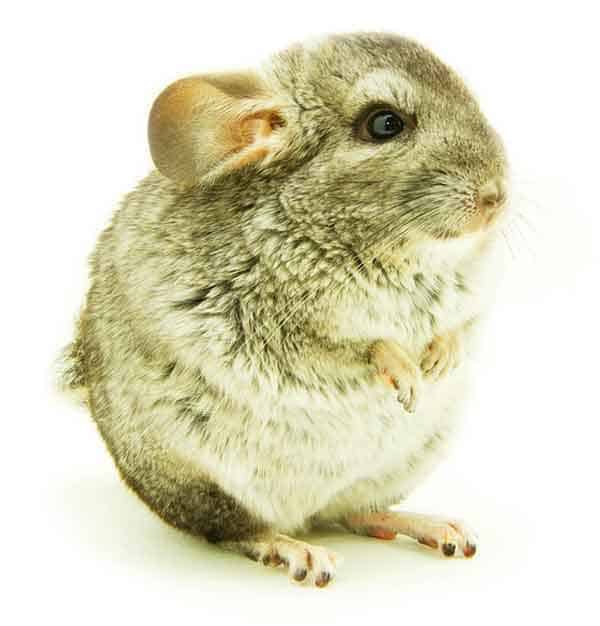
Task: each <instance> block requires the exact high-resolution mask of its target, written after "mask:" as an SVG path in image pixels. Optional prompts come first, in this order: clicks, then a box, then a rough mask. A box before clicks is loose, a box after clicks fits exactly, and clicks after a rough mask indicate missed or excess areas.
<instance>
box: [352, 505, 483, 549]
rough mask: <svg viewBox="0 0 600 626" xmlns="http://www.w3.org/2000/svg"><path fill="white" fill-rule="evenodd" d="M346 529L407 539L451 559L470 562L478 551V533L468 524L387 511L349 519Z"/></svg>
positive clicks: (378, 535) (371, 534) (377, 536)
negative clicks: (463, 558)
mask: <svg viewBox="0 0 600 626" xmlns="http://www.w3.org/2000/svg"><path fill="white" fill-rule="evenodd" d="M344 525H345V526H346V527H347V528H349V529H350V530H352V531H353V532H356V533H359V534H363V535H368V536H370V537H376V538H378V539H395V538H396V536H397V535H406V536H407V537H412V538H413V539H416V540H417V541H418V542H419V543H421V544H423V545H425V546H428V547H430V548H433V549H435V550H438V551H439V552H440V553H441V554H442V555H444V556H447V557H451V556H461V555H462V556H465V557H467V558H470V557H472V556H474V555H475V552H476V551H477V537H476V535H475V533H473V531H471V530H470V529H469V528H468V527H467V526H466V525H465V524H464V522H460V521H458V520H454V519H446V518H442V517H434V516H431V515H418V514H416V513H396V512H393V511H386V512H382V513H366V514H364V515H352V516H350V517H348V518H346V520H345V522H344Z"/></svg>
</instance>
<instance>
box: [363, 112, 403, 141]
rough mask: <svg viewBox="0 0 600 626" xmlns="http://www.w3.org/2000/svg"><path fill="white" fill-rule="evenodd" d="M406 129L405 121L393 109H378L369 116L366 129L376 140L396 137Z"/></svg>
mask: <svg viewBox="0 0 600 626" xmlns="http://www.w3.org/2000/svg"><path fill="white" fill-rule="evenodd" d="M403 129H404V122H403V121H402V119H401V118H400V117H399V116H398V114H397V113H394V112H393V111H376V112H375V113H373V114H371V115H370V116H369V117H368V118H367V124H366V131H367V133H368V135H369V137H370V138H371V139H373V140H375V141H385V140H386V139H391V138H392V137H395V136H396V135H398V134H399V133H401V132H402V130H403Z"/></svg>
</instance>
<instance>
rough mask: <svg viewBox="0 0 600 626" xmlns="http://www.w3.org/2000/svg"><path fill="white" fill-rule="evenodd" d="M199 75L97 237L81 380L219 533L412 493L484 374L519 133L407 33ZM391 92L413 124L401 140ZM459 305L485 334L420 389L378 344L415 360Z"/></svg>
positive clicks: (145, 485) (155, 124) (141, 461)
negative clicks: (500, 187) (503, 186)
mask: <svg viewBox="0 0 600 626" xmlns="http://www.w3.org/2000/svg"><path fill="white" fill-rule="evenodd" d="M191 80H197V81H199V85H200V86H198V83H186V85H185V86H184V87H181V86H180V87H179V88H178V89H179V91H177V92H176V95H175V96H173V97H171V96H170V95H169V94H167V96H161V98H163V100H162V101H161V100H160V98H159V100H158V101H157V104H155V109H154V110H153V116H154V117H153V116H152V115H151V122H150V142H151V148H152V150H153V157H154V160H155V162H156V163H157V165H158V169H157V170H155V171H153V172H152V173H150V174H149V176H148V177H147V178H145V179H144V180H143V181H142V182H141V183H140V184H139V185H138V186H137V188H136V189H135V190H134V191H133V192H131V193H130V194H129V195H128V196H127V197H126V198H125V199H124V201H123V203H122V205H121V207H120V208H119V209H118V210H117V211H116V213H115V215H114V217H113V219H112V222H111V224H110V226H109V227H108V228H107V229H106V230H105V231H104V233H103V234H102V235H101V237H100V240H99V242H98V245H97V247H96V250H95V252H94V254H93V257H92V262H91V286H90V289H89V292H88V295H87V299H86V301H85V305H84V308H83V310H82V313H81V316H80V320H79V324H78V330H77V337H76V339H75V341H74V342H73V344H72V345H71V346H70V348H69V349H68V352H67V354H66V360H67V367H66V372H67V374H66V382H65V385H67V386H69V385H70V386H71V387H78V388H80V389H81V390H82V391H83V392H84V394H85V398H86V402H87V404H88V406H89V409H90V411H91V413H92V415H93V417H94V419H95V421H96V423H97V425H98V428H99V430H100V432H101V434H102V436H103V438H104V440H105V441H106V444H107V446H108V448H109V450H110V452H111V454H112V456H113V457H114V460H115V462H116V465H117V467H118V469H119V471H120V473H121V475H122V477H123V479H124V480H125V482H126V483H127V484H128V485H129V486H130V487H131V488H132V489H133V490H134V491H135V492H136V493H137V494H139V496H140V497H141V498H142V499H143V500H144V501H145V502H146V503H147V504H148V505H149V506H150V507H151V508H152V509H153V510H154V511H156V512H157V513H158V514H159V515H160V516H161V517H163V518H164V519H165V520H166V521H168V522H169V523H171V524H173V525H175V526H177V527H179V528H182V529H186V530H188V531H190V532H192V533H194V534H198V535H203V536H206V537H208V538H209V539H210V540H213V541H231V540H241V539H245V538H248V537H252V536H255V535H256V534H257V533H262V532H265V531H273V532H286V533H293V532H297V531H299V530H303V529H306V528H308V527H310V526H311V525H312V524H313V523H315V522H318V521H334V522H335V521H340V520H343V519H344V517H345V516H347V515H349V514H351V513H356V512H361V511H377V510H380V509H383V508H385V507H387V506H388V505H390V504H393V503H397V502H399V501H401V500H402V499H403V498H404V497H405V496H406V495H407V494H408V493H409V492H410V491H411V489H412V488H413V487H414V486H415V485H416V484H418V483H419V482H420V481H421V480H422V478H423V477H424V476H425V475H426V474H427V473H428V471H429V470H430V469H431V468H432V467H433V465H434V464H435V462H437V461H438V460H439V458H440V457H441V454H442V452H443V451H444V449H445V447H446V445H447V443H448V441H449V439H450V436H451V435H452V433H453V432H454V431H455V428H456V424H457V416H458V415H459V410H458V409H459V406H460V404H461V402H462V400H463V399H464V397H465V384H466V382H467V379H468V377H467V370H468V364H469V356H468V355H469V351H470V342H471V340H472V336H473V333H474V330H473V328H474V326H475V325H476V322H477V320H478V319H479V317H480V315H481V314H482V312H483V311H484V310H485V306H486V303H487V301H488V299H489V295H490V292H491V291H493V286H494V281H493V278H492V271H493V270H494V267H495V262H494V254H495V253H494V251H495V244H496V239H497V226H496V222H494V223H493V224H490V225H488V224H487V223H481V224H480V223H479V222H478V221H477V220H480V212H481V211H483V209H482V208H481V206H482V205H481V202H480V197H481V189H482V188H484V187H485V185H486V184H489V183H488V181H490V180H499V179H502V178H503V177H504V175H505V171H506V164H505V158H504V153H503V149H502V146H501V143H500V141H499V139H498V138H497V136H496V134H495V133H494V132H493V130H492V129H491V128H490V127H489V125H488V124H487V122H486V121H485V119H484V117H483V115H482V114H481V112H480V111H479V108H478V107H477V105H476V103H475V101H474V100H473V98H472V96H471V95H470V94H469V93H468V91H467V90H466V88H465V87H464V85H463V83H462V82H461V80H460V79H459V78H458V77H457V76H456V75H455V74H454V73H453V72H452V71H451V70H450V69H449V68H448V67H447V66H445V65H444V64H443V63H442V62H441V61H439V60H438V59H437V58H436V57H434V56H433V55H432V54H431V53H429V52H428V51H427V50H425V49H424V48H422V47H421V46H419V45H418V44H416V43H414V42H412V41H409V40H406V39H403V38H398V37H394V36H388V35H378V34H358V35H345V36H337V37H330V38H327V39H325V40H323V41H320V42H316V43H313V44H311V45H309V46H294V47H292V48H290V49H288V50H287V51H285V52H283V53H280V54H278V55H276V56H275V57H273V59H271V61H270V62H269V63H268V64H267V65H265V67H263V68H262V69H261V70H260V71H258V72H253V73H238V74H235V75H231V76H229V77H228V75H207V76H204V77H198V78H197V79H191ZM190 85H191V86H190ZM165 97H166V98H167V100H164V98H165ZM168 98H171V99H170V100H169V99H168ZM186 98H187V99H190V98H191V99H192V100H194V98H195V100H194V106H191V107H188V108H187V109H186V112H185V113H180V109H179V108H177V107H179V106H180V103H181V102H182V101H184V100H185V101H186V102H187V100H186ZM219 98H221V99H222V101H221V100H218V99H219ZM215 99H216V100H218V102H217V104H215V106H213V102H215ZM165 102H166V104H165ZM174 103H175V104H174ZM217 105H219V106H217ZM221 105H222V106H221ZM186 106H187V105H186ZM377 107H379V109H377ZM188 109H189V110H188ZM173 110H176V113H173ZM373 110H375V111H380V113H378V115H379V116H380V117H379V118H377V119H376V120H375V121H373V117H371V118H369V115H371V112H372V111H373ZM223 111H225V113H223ZM381 111H383V113H381ZM389 111H392V112H398V113H397V114H396V113H394V115H396V116H397V120H400V122H398V121H396V122H394V124H395V128H400V129H401V131H398V133H397V135H396V136H394V137H393V138H391V139H389V140H388V139H386V138H385V137H383V135H384V132H387V131H388V130H389V129H390V128H392V126H393V124H392V125H390V124H391V122H390V119H392V118H391V117H390V115H392V114H391V113H389ZM178 115H182V116H183V118H184V121H185V123H186V124H188V126H185V124H184V131H185V133H186V135H185V141H186V144H185V146H184V147H183V148H182V149H181V151H179V150H175V147H177V146H178V145H179V144H178V143H177V142H179V141H180V138H179V137H178V136H177V132H184V131H172V130H171V127H170V126H169V127H168V128H167V130H165V127H164V124H169V123H170V120H171V118H173V117H177V116H178ZM229 115H230V116H231V118H230V117H227V116H229ZM244 115H246V116H248V119H250V120H251V121H249V122H248V123H247V125H246V126H244V127H243V128H241V129H238V130H236V128H237V127H235V128H234V130H231V128H232V125H234V124H235V123H237V122H236V120H239V119H240V118H242V117H243V116H244ZM381 115H387V118H385V119H383V118H382V117H381ZM365 119H368V121H367V122H365ZM380 120H383V122H380ZM382 123H383V126H382V125H381V124H382ZM178 128H180V127H178ZM219 128H227V129H228V130H227V132H225V131H223V134H220V132H221V131H219V130H218V129H219ZM381 128H383V129H384V130H383V131H382V130H381ZM215 129H217V130H215ZM365 129H366V130H365ZM386 129H387V130H386ZM365 133H366V134H365ZM378 133H379V135H378ZM188 137H192V139H190V140H189V141H188ZM232 137H233V139H231V138H232ZM382 137H383V139H382ZM229 141H234V142H235V141H238V142H241V144H240V145H239V146H237V147H235V148H232V147H231V146H230V145H229V144H228V143H227V142H229ZM182 154H184V156H183V157H182V156H181V155H182ZM186 155H187V156H186ZM457 328H461V329H463V330H464V339H465V341H464V347H465V354H466V357H465V358H464V359H463V360H462V362H461V364H460V365H458V364H456V367H455V368H454V369H452V370H451V371H448V372H445V374H444V375H443V376H440V377H438V378H428V377H426V376H424V375H423V376H422V375H421V374H419V375H418V380H417V381H416V382H415V384H414V387H412V388H411V389H412V393H413V394H416V392H417V391H418V398H416V399H415V398H413V400H414V407H412V408H411V409H410V410H409V409H407V406H408V405H407V404H403V403H402V402H399V401H398V393H397V389H396V388H394V386H392V385H390V384H386V382H385V377H386V376H388V375H389V374H390V372H389V371H388V369H386V368H383V369H382V368H378V367H377V363H376V362H374V358H373V354H374V349H373V346H374V345H376V344H377V345H379V343H381V342H394V344H395V345H396V344H397V345H399V346H401V347H402V349H403V350H404V352H405V353H406V354H407V355H409V356H410V360H411V362H414V363H416V364H417V370H418V369H419V367H418V365H419V363H420V362H421V355H422V354H423V353H424V352H425V351H426V350H427V348H428V346H429V345H430V344H431V342H432V341H434V340H435V338H436V337H438V336H443V335H444V334H445V333H447V332H450V331H453V330H454V329H457ZM382 377H383V378H382Z"/></svg>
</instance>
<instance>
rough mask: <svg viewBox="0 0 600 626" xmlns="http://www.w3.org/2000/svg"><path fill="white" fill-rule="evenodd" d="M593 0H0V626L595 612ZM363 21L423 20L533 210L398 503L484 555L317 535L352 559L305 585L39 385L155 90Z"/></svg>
mask: <svg viewBox="0 0 600 626" xmlns="http://www.w3.org/2000/svg"><path fill="white" fill-rule="evenodd" d="M594 4H595V3H592V2H573V1H572V2H568V3H552V2H543V3H533V2H525V1H524V0H523V1H521V2H519V3H514V4H512V3H508V2H493V3H490V2H473V3H471V4H467V3H464V2H458V0H452V1H451V2H439V3H433V2H425V1H422V0H420V1H419V2H402V1H401V0H394V1H393V2H386V1H383V0H377V1H372V2H365V1H364V0H363V1H362V2H350V1H346V2H335V3H334V2H325V0H321V1H320V2H308V1H307V0H305V1H299V0H296V1H295V2H283V1H282V0H279V1H278V2H269V3H266V2H264V3H261V2H259V1H258V0H252V1H249V2H243V3H238V4H236V3H234V2H232V1H229V2H227V1H223V2H211V3H203V2H201V1H200V0H196V1H195V2H189V3H182V2H173V1H167V0H164V1H163V2H159V3H154V2H145V3H143V4H142V3H140V4H138V5H134V4H133V3H126V2H118V3H113V2H108V1H105V2H101V3H83V2H78V3H75V2H73V3H72V4H67V3H64V2H63V3H56V2H53V3H46V2H40V3H38V4H33V3H27V2H25V3H23V2H21V3H18V4H17V3H12V5H10V8H8V7H7V6H6V5H4V8H3V9H1V13H2V15H0V29H1V31H2V32H1V33H0V53H1V56H0V58H1V64H2V70H1V73H0V81H1V82H0V84H2V86H3V95H2V96H1V100H0V108H1V115H0V131H1V133H0V138H1V149H0V159H1V163H0V166H1V170H0V171H1V172H2V179H1V180H2V196H1V197H2V214H1V215H2V224H3V226H2V227H0V233H1V235H0V236H1V238H2V240H1V245H0V254H1V255H2V258H1V264H0V267H1V271H2V280H1V283H0V284H1V287H2V305H1V308H0V315H1V316H2V323H1V326H0V328H1V333H2V356H3V360H2V367H3V374H2V379H1V380H2V396H3V404H2V422H1V424H2V426H1V427H2V453H1V463H2V468H1V469H2V494H1V503H2V504H1V507H2V515H1V518H0V519H1V521H0V523H1V524H2V527H3V530H2V535H1V536H0V545H2V550H1V553H0V564H1V565H0V570H1V571H2V572H3V573H4V575H5V576H6V579H5V582H4V583H3V585H2V596H3V599H2V601H1V603H0V612H2V613H4V614H5V615H4V616H3V618H2V621H3V623H5V624H29V623H32V624H33V623H35V624H38V623H57V624H75V623H84V624H124V623H126V622H130V623H135V624H155V623H156V624H158V623H161V624H163V623H169V624H177V623H184V622H185V623H187V624H190V623H194V624H196V623H199V624H205V623H216V624H222V623H232V624H244V623H256V624H267V623H278V624H286V623H296V622H298V623H314V624H331V623H335V622H337V621H338V620H340V621H341V620H343V621H344V622H345V623H358V622H359V621H362V622H366V621H367V620H368V621H369V622H375V621H377V622H381V621H383V620H393V621H394V623H396V622H398V623H402V624H433V623H445V624H459V623H460V624H475V623H477V624H481V623H485V624H496V623H503V624H504V623H507V622H508V623H517V624H519V623H525V622H526V621H527V622H528V623H539V622H541V621H542V620H544V621H545V622H546V623H547V622H548V621H549V620H560V621H561V622H565V621H568V622H569V623H572V624H587V623H592V622H593V623H598V621H597V620H598V609H597V590H598V567H599V563H600V561H599V560H598V556H599V554H598V544H599V537H600V517H599V516H598V512H599V511H598V497H599V489H598V483H599V478H600V476H599V474H600V473H599V461H598V456H599V454H600V450H599V445H600V443H599V436H598V435H599V429H598V421H599V419H600V411H599V409H598V397H599V389H598V387H599V386H600V381H599V377H598V370H599V364H600V360H599V355H598V352H599V348H600V346H599V335H598V315H599V314H600V311H599V309H598V304H597V293H598V288H599V266H600V263H599V253H598V247H597V246H598V244H597V242H598V232H599V229H600V201H599V197H600V194H599V191H598V187H599V182H598V179H599V173H598V166H599V160H600V159H599V145H600V144H599V141H600V136H599V133H598V126H599V124H598V119H599V117H600V102H599V98H598V83H599V82H600V81H599V67H598V60H599V58H600V49H599V46H598V32H597V27H598V19H597V17H595V16H594V15H593V5H594ZM17 7H18V8H17ZM357 29H360V30H367V29H385V30H389V31H396V32H399V33H401V34H406V35H410V36H412V37H415V38H417V39H420V40H421V41H422V42H424V43H426V44H428V45H429V46H430V47H432V48H433V49H434V51H436V52H437V53H438V54H439V55H440V56H441V57H442V58H444V59H445V60H446V61H447V62H449V63H450V64H451V65H453V66H454V67H455V68H456V69H458V70H459V71H460V72H461V73H462V74H463V75H464V76H465V78H466V80H467V82H468V83H469V84H470V85H471V86H472V88H473V89H474V90H475V92H476V93H477V94H478V95H479V97H480V100H481V103H482V106H483V108H484V110H485V111H486V113H487V115H488V117H489V118H490V120H491V121H492V123H493V124H494V125H495V126H496V128H497V129H498V130H499V131H500V132H501V134H502V135H503V136H504V139H505V142H506V144H507V147H508V151H509V154H510V157H511V160H512V164H513V175H514V186H515V193H514V204H515V208H516V209H518V210H519V211H521V212H522V213H523V214H525V215H526V218H527V222H528V223H525V221H524V220H513V222H511V224H512V225H511V227H510V228H509V229H508V232H507V238H508V241H509V243H510V247H511V248H512V253H510V252H507V273H506V278H505V280H504V283H503V284H502V286H501V287H500V288H499V291H498V303H497V306H496V308H495V310H494V313H493V315H492V318H491V320H490V324H489V326H488V332H487V334H486V341H485V345H484V350H483V354H482V355H481V364H480V365H479V366H478V376H477V379H476V381H475V385H474V388H473V394H472V397H471V402H470V404H469V409H468V411H467V414H466V415H465V427H464V431H463V434H462V436H461V438H460V440H459V442H458V444H457V446H456V448H455V450H454V452H453V454H452V455H451V456H450V458H449V459H448V460H447V461H446V462H445V463H444V464H443V465H442V466H441V467H440V468H439V470H438V471H437V472H436V473H435V475H434V476H433V477H432V478H431V480H429V482H427V483H426V484H424V485H423V486H422V487H421V488H420V489H418V490H417V491H416V492H415V494H414V496H413V497H412V498H411V499H409V501H408V503H407V506H408V508H409V509H410V510H418V511H423V512H431V513H445V514H448V515H452V516H459V517H464V518H465V519H467V520H468V521H469V522H470V523H471V524H472V525H473V526H475V527H476V528H477V529H478V531H479V534H480V551H479V553H478V555H477V557H476V558H475V559H473V560H471V561H466V560H444V559H441V558H439V557H437V556H435V555H433V554H432V553H430V552H428V551H427V550H426V549H425V548H422V547H421V546H418V545H416V544H413V543H412V542H410V541H402V540H398V541H396V542H391V543H390V542H378V541H377V540H373V539H366V538H359V537H350V536H344V535H332V536H321V537H318V538H317V539H316V540H318V541H320V542H321V543H325V544H326V545H328V546H329V547H332V548H333V549H335V550H337V551H339V552H341V553H342V554H343V555H344V557H345V564H344V566H343V568H342V569H341V570H340V572H339V577H338V579H337V580H336V581H335V582H334V583H333V584H332V585H331V586H330V587H329V588H327V589H325V590H319V589H315V588H305V587H300V586H294V585H291V584H290V583H289V582H288V581H287V578H286V577H285V575H284V574H283V572H282V571H280V570H273V569H266V568H263V567H262V566H258V565H257V564H255V563H252V562H250V561H247V560H245V559H242V558H239V557H236V556H232V555H226V554H222V553H221V552H219V551H218V550H217V549H215V548H213V547H209V546H207V545H205V544H204V543H202V542H201V541H198V540H194V539H191V538H188V537H186V536H184V535H183V534H180V533H178V532H176V531H174V530H172V529H170V528H168V527H166V526H165V525H163V524H162V523H161V522H159V521H158V520H157V519H156V518H155V517H153V516H152V515H151V514H150V513H148V512H147V511H146V509H145V508H144V507H143V506H142V505H141V504H140V503H139V502H138V501H137V500H136V498H135V497H134V496H133V495H132V494H130V493H129V492H128V491H127V490H126V489H125V487H124V486H123V485H122V484H120V483H119V481H118V479H117V476H116V472H115V470H114V469H113V466H112V463H111V461H110V459H109V457H108V455H107V453H106V451H105V450H104V447H103V445H102V444H101V441H100V439H99V437H98V435H97V434H96V432H95V429H94V427H93V425H92V423H91V420H90V419H89V418H88V417H87V415H86V414H85V413H84V412H83V411H81V410H78V409H76V408H73V407H72V406H71V405H69V404H67V403H66V402H64V401H63V400H61V399H59V398H57V397H56V396H55V395H53V393H52V389H51V384H50V369H51V368H50V366H51V361H52V359H53V358H54V357H55V355H56V353H57V352H58V350H59V348H60V347H61V345H62V344H63V343H65V342H66V341H67V340H68V339H69V335H70V330H71V324H72V321H73V319H74V316H75V313H76V311H77V309H78V307H79V304H80V301H81V298H82V296H83V293H84V290H85V284H86V283H85V281H86V258H87V256H88V254H89V253H90V251H91V250H92V247H93V245H94V241H95V238H96V236H97V235H98V233H99V231H100V229H101V228H102V227H103V226H104V225H105V224H106V223H107V220H108V219H109V216H110V214H111V212H112V210H113V208H114V206H115V204H116V202H117V201H118V200H119V198H120V196H121V195H122V194H123V193H125V192H126V191H128V190H129V189H130V188H131V187H132V185H133V184H134V183H135V182H136V181H137V180H138V179H139V178H140V177H142V176H143V175H145V173H146V172H147V171H148V170H149V168H150V167H151V163H150V158H149V154H148V149H147V145H146V137H145V133H146V116H147V112H148V109H149V106H150V104H151V102H152V100H153V98H154V97H155V96H156V94H157V93H158V92H159V91H160V90H161V89H162V88H163V87H164V86H165V85H166V84H167V83H168V82H170V81H171V80H173V79H175V78H177V77H179V76H182V75H185V74H187V73H191V72H202V71H207V70H220V69H227V68H235V67H240V66H251V65H254V64H255V63H257V62H259V61H261V60H263V59H264V58H265V57H266V56H268V54H269V53H271V52H273V51H275V50H277V49H279V48H281V47H284V46H286V45H287V44H289V43H291V42H293V41H295V40H298V39H303V38H305V37H307V36H313V35H316V34H320V33H327V32H335V31H345V30H357ZM507 251H508V246H507Z"/></svg>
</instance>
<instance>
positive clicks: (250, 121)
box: [241, 111, 285, 145]
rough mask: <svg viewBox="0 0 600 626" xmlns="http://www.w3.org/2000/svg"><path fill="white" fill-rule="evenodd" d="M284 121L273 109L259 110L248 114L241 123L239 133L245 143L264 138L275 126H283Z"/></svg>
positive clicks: (248, 143)
mask: <svg viewBox="0 0 600 626" xmlns="http://www.w3.org/2000/svg"><path fill="white" fill-rule="evenodd" d="M284 125H285V122H284V121H283V120H282V119H281V117H280V116H279V115H278V113H277V112H275V111H260V112H259V113H255V114H252V115H250V116H248V117H247V118H246V119H245V120H243V121H242V124H241V133H242V137H243V139H244V143H245V144H246V145H250V144H251V143H253V142H255V141H256V140H257V139H258V140H260V139H266V138H267V137H268V136H269V135H270V134H271V132H272V131H273V130H274V129H275V128H279V127H281V126H284Z"/></svg>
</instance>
